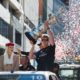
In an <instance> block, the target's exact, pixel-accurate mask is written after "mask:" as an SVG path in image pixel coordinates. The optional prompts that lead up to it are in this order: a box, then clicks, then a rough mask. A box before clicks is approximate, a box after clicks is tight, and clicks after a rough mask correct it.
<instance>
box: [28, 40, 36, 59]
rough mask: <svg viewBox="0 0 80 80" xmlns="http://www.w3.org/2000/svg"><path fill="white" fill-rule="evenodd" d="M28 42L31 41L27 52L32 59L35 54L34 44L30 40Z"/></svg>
mask: <svg viewBox="0 0 80 80" xmlns="http://www.w3.org/2000/svg"><path fill="white" fill-rule="evenodd" d="M30 43H31V45H32V47H31V49H30V52H29V59H34V58H36V56H35V54H34V48H35V45H34V44H33V42H32V41H30Z"/></svg>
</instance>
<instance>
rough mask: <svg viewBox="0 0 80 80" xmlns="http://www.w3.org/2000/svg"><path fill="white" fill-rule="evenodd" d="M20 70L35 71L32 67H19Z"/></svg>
mask: <svg viewBox="0 0 80 80" xmlns="http://www.w3.org/2000/svg"><path fill="white" fill-rule="evenodd" d="M19 70H21V71H35V68H34V67H33V66H32V65H28V66H27V67H26V68H24V67H23V66H21V67H19Z"/></svg>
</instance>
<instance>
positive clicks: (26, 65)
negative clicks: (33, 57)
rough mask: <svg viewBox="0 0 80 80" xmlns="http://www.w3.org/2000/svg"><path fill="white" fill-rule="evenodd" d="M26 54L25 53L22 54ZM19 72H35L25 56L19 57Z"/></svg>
mask: <svg viewBox="0 0 80 80" xmlns="http://www.w3.org/2000/svg"><path fill="white" fill-rule="evenodd" d="M22 53H26V52H22ZM19 70H21V71H35V68H34V67H33V66H32V65H31V64H30V61H29V58H28V56H27V54H24V55H22V56H21V66H20V67H19Z"/></svg>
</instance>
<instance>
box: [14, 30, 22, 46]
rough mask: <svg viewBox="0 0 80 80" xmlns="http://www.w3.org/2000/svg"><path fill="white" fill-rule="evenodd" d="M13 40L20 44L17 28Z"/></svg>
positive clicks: (19, 34)
mask: <svg viewBox="0 0 80 80" xmlns="http://www.w3.org/2000/svg"><path fill="white" fill-rule="evenodd" d="M15 42H16V43H17V44H18V45H21V33H20V32H19V31H17V30H16V31H15Z"/></svg>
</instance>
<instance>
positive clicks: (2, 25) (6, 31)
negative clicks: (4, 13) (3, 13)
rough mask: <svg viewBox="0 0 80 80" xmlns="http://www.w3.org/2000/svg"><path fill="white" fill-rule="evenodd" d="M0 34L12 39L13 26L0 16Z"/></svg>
mask: <svg viewBox="0 0 80 80" xmlns="http://www.w3.org/2000/svg"><path fill="white" fill-rule="evenodd" d="M0 34H1V35H2V36H4V37H6V38H8V39H9V40H10V41H13V27H12V26H11V25H10V24H7V23H6V22H5V21H4V20H3V19H1V18H0Z"/></svg>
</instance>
